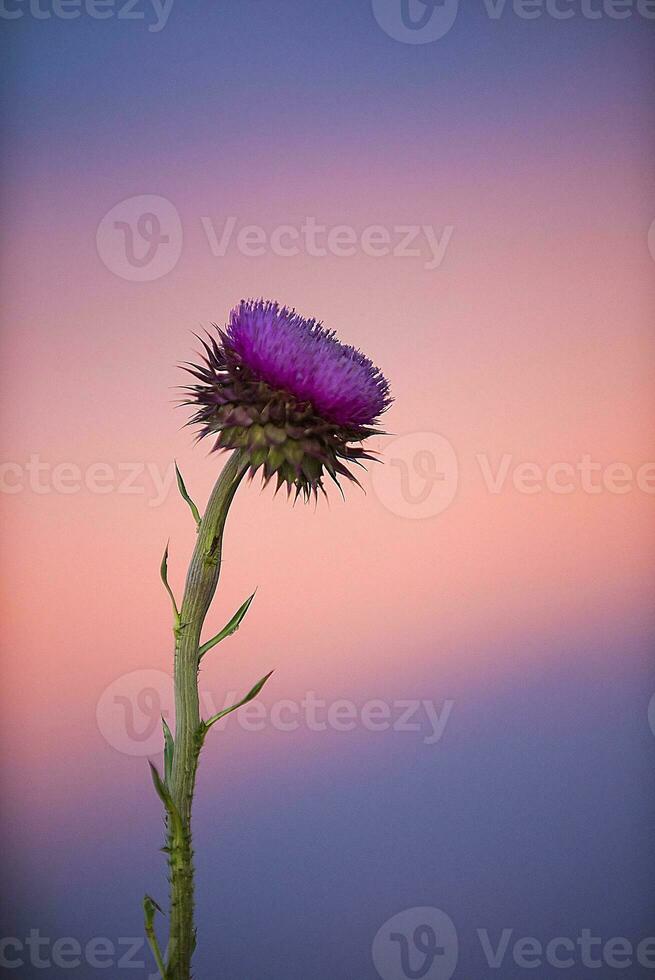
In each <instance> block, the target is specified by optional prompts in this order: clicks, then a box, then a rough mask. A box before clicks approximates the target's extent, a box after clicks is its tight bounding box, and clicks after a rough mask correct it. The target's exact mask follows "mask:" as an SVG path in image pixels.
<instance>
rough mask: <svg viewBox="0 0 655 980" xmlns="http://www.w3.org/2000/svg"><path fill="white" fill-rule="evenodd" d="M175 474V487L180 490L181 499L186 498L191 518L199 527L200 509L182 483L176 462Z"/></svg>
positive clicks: (200, 519)
mask: <svg viewBox="0 0 655 980" xmlns="http://www.w3.org/2000/svg"><path fill="white" fill-rule="evenodd" d="M175 476H176V477H177V488H178V490H179V491H180V496H181V497H182V499H183V500H186V502H187V504H188V505H189V507H190V509H191V513H192V514H193V519H194V521H195V522H196V527H200V524H201V521H202V517H201V516H200V511H199V510H198V508H197V507H196V505H195V504H194V502H193V500H192V499H191V497H190V496H189V493H188V491H187V488H186V487H185V485H184V480H183V479H182V474H181V473H180V471H179V469H178V465H177V463H175Z"/></svg>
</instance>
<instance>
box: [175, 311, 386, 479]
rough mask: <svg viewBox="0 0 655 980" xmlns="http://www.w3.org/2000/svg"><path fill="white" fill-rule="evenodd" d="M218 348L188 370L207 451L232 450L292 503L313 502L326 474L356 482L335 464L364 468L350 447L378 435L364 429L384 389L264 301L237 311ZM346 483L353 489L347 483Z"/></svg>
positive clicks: (316, 330)
mask: <svg viewBox="0 0 655 980" xmlns="http://www.w3.org/2000/svg"><path fill="white" fill-rule="evenodd" d="M216 329H217V334H218V336H217V338H216V337H213V336H212V337H210V338H209V343H205V342H204V341H202V343H203V346H204V349H205V357H204V359H203V363H202V364H201V365H190V366H189V367H188V368H187V370H189V371H190V373H191V374H192V375H193V376H194V377H195V378H196V379H197V380H198V381H199V382H200V384H194V385H192V386H191V387H190V388H189V389H188V391H189V398H188V402H187V403H188V404H192V405H195V407H196V409H197V411H196V414H195V415H194V417H193V418H192V419H191V422H192V423H199V424H200V425H201V426H202V428H201V431H200V437H203V436H206V435H209V434H210V433H214V434H217V435H218V439H217V441H216V443H215V446H214V448H215V449H240V450H241V451H242V452H244V453H245V454H246V456H247V458H248V462H249V465H250V472H251V475H252V474H254V473H255V472H256V471H257V469H259V467H262V468H263V472H264V479H265V481H266V482H268V480H270V479H271V477H272V476H273V475H277V481H278V489H279V488H280V487H281V486H282V485H283V484H286V486H287V488H288V490H289V491H290V490H291V488H292V487H293V486H295V488H296V496H298V494H299V493H301V492H302V493H303V494H304V496H305V498H308V497H309V496H310V494H313V495H314V496H316V495H317V492H318V490H321V491H323V492H324V490H323V482H322V477H323V473H324V472H327V473H328V474H329V476H330V477H332V479H333V480H334V481H335V482H336V483H337V485H338V484H339V480H338V477H339V475H341V476H345V477H347V478H348V479H351V480H355V477H354V476H353V474H352V473H351V472H350V470H349V469H348V468H347V467H346V466H345V465H344V462H343V461H345V462H350V463H357V464H360V465H361V464H362V460H365V459H369V460H370V459H373V458H374V457H372V456H370V455H369V454H367V453H366V452H364V451H363V450H362V449H357V448H355V447H353V446H352V445H350V443H353V442H362V441H363V440H364V439H366V438H367V437H368V436H371V435H374V434H377V432H378V430H376V429H375V428H371V426H373V425H375V423H376V422H377V420H378V418H379V416H380V415H381V414H382V413H383V412H385V411H386V409H387V408H388V407H389V405H390V404H391V398H390V395H389V384H388V382H387V380H386V378H385V377H384V375H383V374H382V373H381V371H380V370H379V369H378V368H376V367H375V365H374V364H373V363H372V362H371V361H370V360H369V359H368V358H367V357H365V356H364V354H362V353H361V351H358V350H357V349H356V348H354V347H349V346H346V345H345V344H341V343H340V342H339V341H338V340H337V339H336V335H335V333H334V331H331V330H326V329H325V327H323V326H321V324H320V323H318V322H317V321H316V320H308V319H305V318H304V317H301V316H300V315H299V314H297V313H296V312H295V311H294V310H289V309H287V308H286V307H280V306H278V304H277V303H272V302H265V301H264V300H256V301H255V300H248V301H245V300H244V301H242V302H241V303H240V304H239V306H238V307H236V308H235V309H234V310H233V311H232V313H231V315H230V321H229V324H228V325H227V327H226V328H225V330H219V329H218V328H216ZM355 482H357V481H356V480H355Z"/></svg>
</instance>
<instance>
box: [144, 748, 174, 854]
mask: <svg viewBox="0 0 655 980" xmlns="http://www.w3.org/2000/svg"><path fill="white" fill-rule="evenodd" d="M148 765H149V766H150V775H151V776H152V782H153V784H154V787H155V790H156V792H157V796H158V797H159V799H160V800H161V801H162V803H163V804H164V807H165V808H166V812H167V814H168V816H169V817H170V821H171V822H170V829H171V831H172V833H173V837H174V838H175V839H176V840H181V839H182V837H183V832H182V819H181V817H180V814H179V812H178V809H177V807H176V806H175V804H174V803H173V797H172V796H171V794H170V793H169V791H168V787H167V786H166V784H165V783H164V782H163V781H162V778H161V776H160V775H159V772H158V770H157V767H156V766H155V765H153V764H152V762H148Z"/></svg>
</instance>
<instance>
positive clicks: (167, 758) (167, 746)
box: [161, 715, 175, 786]
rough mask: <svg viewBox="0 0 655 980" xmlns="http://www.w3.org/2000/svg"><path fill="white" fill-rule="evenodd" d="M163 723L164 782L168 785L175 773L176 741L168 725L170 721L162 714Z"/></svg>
mask: <svg viewBox="0 0 655 980" xmlns="http://www.w3.org/2000/svg"><path fill="white" fill-rule="evenodd" d="M161 723H162V727H163V729H164V782H165V783H166V785H167V786H170V784H171V775H172V773H173V752H174V751H175V742H174V741H173V735H172V733H171V730H170V728H169V727H168V722H167V721H166V719H165V718H164V716H163V715H162V716H161Z"/></svg>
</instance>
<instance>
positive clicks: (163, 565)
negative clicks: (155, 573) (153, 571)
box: [159, 541, 180, 628]
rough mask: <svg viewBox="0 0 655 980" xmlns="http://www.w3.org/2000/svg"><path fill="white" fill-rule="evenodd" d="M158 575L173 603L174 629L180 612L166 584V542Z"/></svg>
mask: <svg viewBox="0 0 655 980" xmlns="http://www.w3.org/2000/svg"><path fill="white" fill-rule="evenodd" d="M159 574H160V575H161V580H162V582H163V583H164V588H165V589H166V591H167V592H168V594H169V596H170V598H171V602H172V603H173V611H174V613H175V626H176V628H177V627H178V626H179V625H180V611H179V609H178V608H177V603H176V601H175V596H174V595H173V590H172V589H171V587H170V585H169V584H168V541H167V542H166V548H165V549H164V557H163V558H162V560H161V567H160V569H159Z"/></svg>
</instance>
